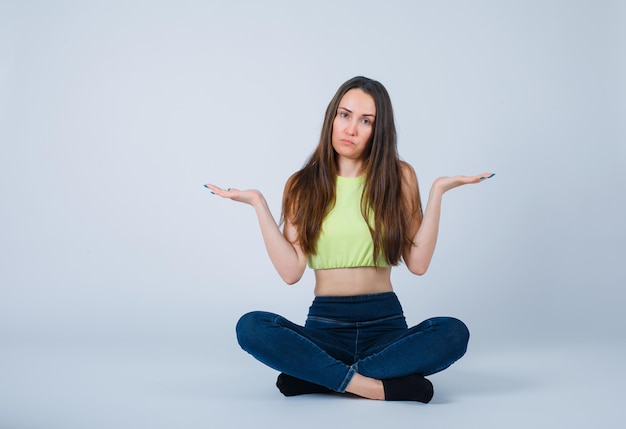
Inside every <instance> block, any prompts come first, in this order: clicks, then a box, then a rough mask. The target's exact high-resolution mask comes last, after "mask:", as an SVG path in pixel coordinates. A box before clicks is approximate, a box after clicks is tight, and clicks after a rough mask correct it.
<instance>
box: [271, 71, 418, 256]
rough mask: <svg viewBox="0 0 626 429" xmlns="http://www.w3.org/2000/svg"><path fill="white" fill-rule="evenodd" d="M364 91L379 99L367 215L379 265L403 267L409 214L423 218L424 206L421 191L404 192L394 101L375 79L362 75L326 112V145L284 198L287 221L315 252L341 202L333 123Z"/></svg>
mask: <svg viewBox="0 0 626 429" xmlns="http://www.w3.org/2000/svg"><path fill="white" fill-rule="evenodd" d="M355 88H359V89H361V90H362V91H364V92H365V93H366V94H369V95H370V96H372V98H373V99H374V103H375V106H376V119H375V120H374V130H373V132H372V137H371V138H370V142H369V143H368V145H367V147H366V149H365V151H364V153H363V169H364V171H363V173H364V175H365V186H364V189H363V195H362V197H361V211H362V213H363V217H364V218H365V219H366V220H367V219H368V215H367V214H368V210H371V213H372V214H373V219H374V222H373V225H371V223H370V222H368V225H370V233H371V235H372V240H373V242H374V255H375V257H374V261H375V263H376V265H378V262H379V261H380V259H379V258H380V257H382V258H383V259H384V260H385V261H386V262H387V264H389V265H397V264H398V263H399V262H400V259H401V257H402V251H403V249H405V247H406V246H409V245H411V243H412V237H410V236H409V225H410V221H411V219H410V218H409V215H411V214H413V215H418V216H419V220H420V222H421V218H422V208H421V203H420V197H419V192H418V193H417V195H415V196H412V197H411V198H410V200H412V201H407V200H406V199H405V198H403V194H402V166H401V163H402V162H401V161H400V159H399V156H398V149H397V141H396V127H395V123H394V118H393V109H392V106H391V99H390V98H389V94H388V93H387V90H386V89H385V87H384V86H383V85H382V84H381V83H379V82H377V81H375V80H372V79H368V78H366V77H362V76H357V77H355V78H352V79H350V80H348V81H347V82H345V83H344V84H343V85H341V87H340V88H339V89H338V90H337V92H336V94H335V96H334V97H333V98H332V100H331V101H330V103H329V104H328V107H327V109H326V115H325V117H324V124H323V126H322V132H321V135H320V141H319V144H318V146H317V148H316V149H315V151H314V152H313V154H312V155H311V157H310V158H309V159H308V161H307V162H306V163H305V165H304V167H303V168H302V169H301V170H300V171H298V172H296V173H295V174H293V175H292V176H291V177H290V178H289V180H288V181H287V185H286V186H285V193H284V194H283V208H282V216H281V218H282V219H283V220H286V221H288V222H290V223H292V224H293V225H294V226H295V227H296V229H297V231H298V242H299V244H300V246H301V247H302V249H303V250H304V251H305V252H306V253H308V254H315V253H316V250H315V243H316V241H317V239H318V237H319V235H320V232H321V227H322V221H323V220H324V217H325V216H326V214H327V213H328V212H329V211H330V209H331V208H332V207H333V205H334V203H335V179H336V176H337V155H336V153H335V150H334V149H333V146H332V140H331V138H332V128H333V121H334V119H335V116H336V114H337V108H338V107H339V102H340V101H341V99H342V98H343V96H344V95H345V94H346V92H348V91H349V90H351V89H355Z"/></svg>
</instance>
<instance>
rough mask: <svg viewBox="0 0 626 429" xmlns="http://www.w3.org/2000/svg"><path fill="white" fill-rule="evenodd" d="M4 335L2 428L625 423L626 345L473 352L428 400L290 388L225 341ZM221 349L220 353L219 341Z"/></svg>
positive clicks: (439, 380) (437, 379)
mask: <svg viewBox="0 0 626 429" xmlns="http://www.w3.org/2000/svg"><path fill="white" fill-rule="evenodd" d="M198 344H200V342H197V341H192V340H189V341H184V340H179V341H176V342H175V343H174V342H159V341H155V342H153V343H147V342H145V341H144V342H127V343H124V344H122V343H119V342H118V343H113V342H108V343H107V342H106V341H102V342H95V341H94V342H92V343H86V342H80V341H75V342H72V341H66V342H64V343H59V342H52V343H45V342H43V341H30V342H29V341H25V340H21V341H8V342H3V345H2V346H0V351H1V353H0V380H1V382H0V428H1V429H38V428H41V429H53V428H63V429H72V428H81V429H101V428H102V429H105V428H106V429H124V428H155V429H156V428H179V429H184V428H190V429H191V428H248V427H260V428H265V427H272V428H292V427H297V428H299V429H305V428H320V427H329V428H330V427H358V428H379V427H394V428H403V427H411V428H420V427H429V428H452V427H455V428H456V427H466V428H474V427H475V428H529V427H532V428H587V427H601V428H620V427H624V424H625V423H626V412H625V411H624V408H625V407H626V405H625V403H626V401H624V400H625V399H626V395H625V394H624V381H625V380H626V377H625V373H626V371H625V370H624V361H625V358H626V346H621V345H619V346H616V345H610V344H601V345H586V346H583V345H580V344H569V345H568V344H561V345H550V346H537V347H535V348H529V347H523V348H520V349H511V348H508V349H505V350H497V351H494V350H495V349H490V350H485V349H479V350H474V351H473V350H471V349H470V351H469V352H468V355H466V356H465V357H464V358H463V359H462V360H461V361H459V362H457V363H456V364H455V365H454V366H453V367H451V368H449V369H448V370H446V371H444V372H442V373H440V374H435V375H433V376H431V377H430V378H431V380H432V381H433V383H434V385H435V396H434V398H433V401H432V402H431V403H430V404H428V405H423V404H419V403H404V402H378V401H369V400H364V399H360V398H355V397H346V396H342V395H338V394H328V395H306V396H301V397H293V398H285V397H283V396H282V395H281V394H280V393H279V392H278V391H277V390H276V388H275V387H274V386H273V383H274V380H275V377H276V373H275V372H274V371H272V370H270V369H268V368H265V367H264V366H262V365H261V364H259V363H257V362H256V361H255V360H254V359H252V358H251V357H250V356H248V355H247V354H246V353H244V352H241V351H240V350H237V348H236V344H234V343H233V342H232V341H230V340H224V347H223V348H221V350H222V352H220V353H216V352H215V350H216V349H213V350H212V349H211V348H209V347H207V346H204V347H203V346H199V345H198ZM224 350H225V351H224Z"/></svg>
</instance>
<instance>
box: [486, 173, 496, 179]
mask: <svg viewBox="0 0 626 429" xmlns="http://www.w3.org/2000/svg"><path fill="white" fill-rule="evenodd" d="M495 175H496V173H491V176H489V177H487V179H491V178H492V177H493V176H495Z"/></svg>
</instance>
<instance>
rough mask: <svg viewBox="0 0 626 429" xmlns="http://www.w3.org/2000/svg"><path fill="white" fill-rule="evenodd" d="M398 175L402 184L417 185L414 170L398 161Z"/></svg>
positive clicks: (403, 162)
mask: <svg viewBox="0 0 626 429" xmlns="http://www.w3.org/2000/svg"><path fill="white" fill-rule="evenodd" d="M400 174H401V177H402V182H403V183H404V184H407V185H417V175H416V174H415V169H413V167H412V166H411V164H409V163H408V162H406V161H400Z"/></svg>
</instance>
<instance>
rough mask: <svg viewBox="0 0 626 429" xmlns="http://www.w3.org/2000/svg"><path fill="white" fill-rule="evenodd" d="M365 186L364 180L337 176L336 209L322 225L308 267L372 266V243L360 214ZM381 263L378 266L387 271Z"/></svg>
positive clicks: (383, 263)
mask: <svg viewBox="0 0 626 429" xmlns="http://www.w3.org/2000/svg"><path fill="white" fill-rule="evenodd" d="M364 182H365V177H364V176H360V177H341V176H337V181H336V193H335V205H334V207H333V208H332V209H331V211H330V212H329V213H328V214H327V215H326V217H325V218H324V220H323V221H322V231H321V232H320V236H319V238H318V239H317V243H316V244H315V250H316V254H315V255H309V260H308V263H309V267H311V268H313V269H315V270H325V269H331V268H355V267H373V266H375V264H374V242H373V241H372V236H371V234H370V231H369V228H368V226H367V223H366V222H365V219H363V215H362V214H361V195H362V193H363V186H364ZM370 219H371V216H370ZM370 221H371V220H370ZM381 259H382V260H380V261H379V262H378V266H379V267H388V266H389V265H388V264H387V263H386V262H385V260H384V259H383V258H381Z"/></svg>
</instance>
